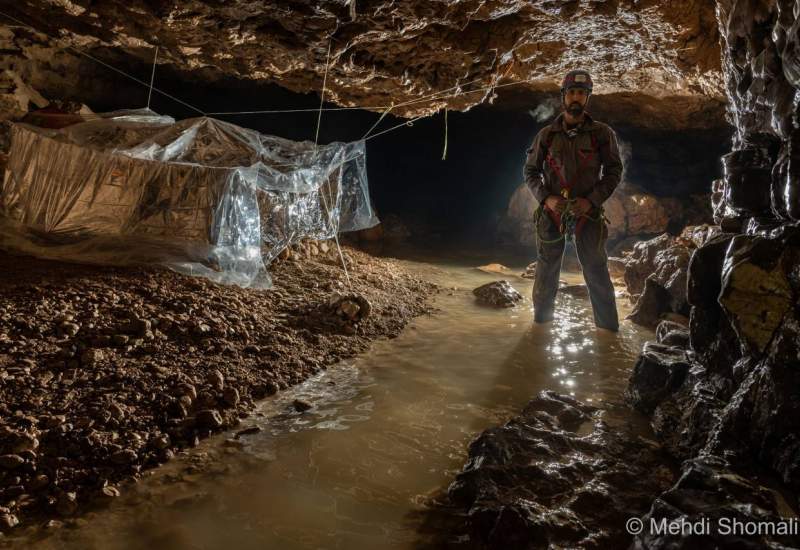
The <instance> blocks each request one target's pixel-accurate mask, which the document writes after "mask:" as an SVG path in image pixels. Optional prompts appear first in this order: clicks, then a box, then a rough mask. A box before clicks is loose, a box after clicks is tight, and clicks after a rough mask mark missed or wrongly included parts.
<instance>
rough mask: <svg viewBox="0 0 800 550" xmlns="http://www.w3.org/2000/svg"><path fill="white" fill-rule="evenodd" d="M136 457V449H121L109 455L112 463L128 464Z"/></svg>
mask: <svg viewBox="0 0 800 550" xmlns="http://www.w3.org/2000/svg"><path fill="white" fill-rule="evenodd" d="M137 458H138V455H137V454H136V451H134V450H133V449H122V450H120V451H117V452H115V453H114V454H112V455H111V462H113V463H114V464H119V465H122V464H130V463H132V462H135V461H136V459H137Z"/></svg>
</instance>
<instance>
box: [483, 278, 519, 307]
mask: <svg viewBox="0 0 800 550" xmlns="http://www.w3.org/2000/svg"><path fill="white" fill-rule="evenodd" d="M472 293H473V294H474V295H475V297H476V299H477V302H478V303H479V304H481V305H484V306H491V307H513V306H514V305H516V304H517V303H518V302H521V301H522V300H523V299H524V298H523V297H522V294H520V293H519V292H517V290H516V289H515V288H514V287H513V286H511V284H510V283H509V282H508V281H495V282H493V283H488V284H485V285H483V286H479V287H478V288H476V289H475V290H473V291H472Z"/></svg>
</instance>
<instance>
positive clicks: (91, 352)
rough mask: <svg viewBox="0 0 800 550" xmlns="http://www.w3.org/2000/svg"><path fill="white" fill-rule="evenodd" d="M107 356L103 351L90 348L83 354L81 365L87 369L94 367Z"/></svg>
mask: <svg viewBox="0 0 800 550" xmlns="http://www.w3.org/2000/svg"><path fill="white" fill-rule="evenodd" d="M105 357H106V354H105V352H104V351H103V350H101V349H96V348H89V349H87V350H86V351H84V352H83V353H82V354H81V363H82V364H83V365H85V366H87V367H93V366H95V365H96V364H98V363H99V362H101V361H103V360H104V359H105Z"/></svg>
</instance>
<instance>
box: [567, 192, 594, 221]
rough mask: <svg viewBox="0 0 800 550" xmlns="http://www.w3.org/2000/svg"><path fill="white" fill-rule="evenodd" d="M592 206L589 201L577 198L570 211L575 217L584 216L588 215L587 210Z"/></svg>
mask: <svg viewBox="0 0 800 550" xmlns="http://www.w3.org/2000/svg"><path fill="white" fill-rule="evenodd" d="M592 206H593V205H592V203H591V201H590V200H589V199H585V198H583V197H578V198H577V199H575V202H574V203H573V205H572V211H573V212H574V213H575V215H576V216H583V215H584V214H588V213H589V210H591V209H592Z"/></svg>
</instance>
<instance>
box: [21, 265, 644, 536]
mask: <svg viewBox="0 0 800 550" xmlns="http://www.w3.org/2000/svg"><path fill="white" fill-rule="evenodd" d="M409 265H410V266H411V267H412V268H413V269H415V270H417V271H419V272H420V273H421V275H423V276H425V277H428V278H430V279H433V280H435V281H436V282H438V283H440V284H441V285H442V286H444V287H445V288H447V289H450V290H446V291H444V292H442V293H441V294H440V295H439V296H438V298H437V300H436V306H437V307H438V308H439V310H440V311H439V312H438V313H436V314H434V315H431V316H426V317H423V318H420V319H417V320H416V321H415V322H414V323H413V325H412V326H410V327H409V328H408V329H407V330H406V331H404V333H403V334H402V335H401V336H400V337H399V338H396V339H394V340H387V341H381V342H377V343H375V344H374V345H373V347H372V349H371V351H370V352H369V353H368V354H366V355H364V356H362V357H360V358H358V359H356V360H353V361H349V362H346V363H343V364H339V365H337V366H335V367H332V368H330V369H329V370H328V371H327V372H326V373H324V374H322V375H321V376H319V377H317V378H315V379H313V380H310V381H308V382H307V383H306V384H304V385H302V386H300V387H297V388H295V389H293V390H289V391H287V392H284V393H282V394H279V395H277V396H275V398H272V399H268V400H266V401H265V402H263V404H262V406H261V409H260V410H259V412H258V415H257V416H255V417H254V418H251V419H248V420H246V421H245V422H244V423H243V425H242V426H241V427H240V428H239V429H240V430H241V429H242V428H245V427H249V426H258V427H260V428H261V431H260V432H259V433H256V434H253V435H246V436H241V437H239V438H238V439H235V440H234V439H233V435H234V433H233V432H231V433H229V434H226V435H225V436H221V437H218V438H213V439H210V440H208V441H205V442H204V443H203V444H202V445H200V446H199V447H198V448H196V449H193V450H192V451H191V452H189V453H187V454H185V455H182V456H180V457H179V458H178V459H177V460H175V461H173V462H172V463H170V464H168V465H166V466H165V467H163V468H161V469H159V470H157V471H155V472H153V473H151V474H150V475H148V476H146V477H145V478H144V479H143V480H142V481H141V482H140V483H139V484H138V485H135V486H132V487H125V488H124V494H123V496H122V497H121V498H119V499H118V501H117V502H115V503H114V504H113V505H112V506H111V508H110V509H107V510H105V511H100V512H96V513H92V514H90V515H89V516H87V517H85V518H82V519H80V520H78V521H77V522H74V523H73V524H72V525H68V526H65V527H61V528H54V529H52V530H51V533H50V534H48V535H47V536H45V537H42V538H39V536H37V538H36V539H35V540H34V541H32V543H33V544H35V546H36V547H37V548H81V549H91V548H109V549H148V550H160V549H167V548H169V549H184V548H185V549H190V548H192V549H194V548H209V549H218V548H219V549H226V550H227V549H230V550H233V549H265V548H270V549H272V548H274V549H295V548H297V549H300V548H302V549H318V548H342V549H356V548H359V549H360V548H365V549H380V548H413V547H415V545H416V544H417V543H418V542H419V541H420V536H419V535H418V534H417V527H418V521H419V520H418V518H419V517H420V513H419V512H420V511H423V510H424V509H425V506H426V502H428V501H429V499H430V497H431V495H433V494H435V493H436V492H437V491H441V490H442V489H443V488H446V487H447V484H448V483H449V482H450V481H451V480H452V478H453V477H454V475H455V473H456V472H457V471H458V470H459V469H460V468H461V466H462V464H463V462H464V459H465V456H466V448H467V445H468V443H469V441H470V440H471V439H472V438H473V437H474V436H475V435H476V434H477V433H478V432H480V431H481V430H483V429H485V428H487V427H488V426H490V425H493V424H497V423H499V422H502V421H503V420H504V419H506V418H508V417H509V416H511V415H512V414H514V413H516V412H518V411H519V409H520V408H521V407H522V406H523V405H524V404H525V403H526V402H527V401H528V400H529V399H530V397H531V396H532V395H534V394H535V393H537V392H538V391H540V390H542V389H552V390H556V391H558V392H562V393H567V394H570V395H574V396H575V397H577V398H579V399H582V400H584V401H588V402H592V403H593V404H596V405H597V404H599V405H601V406H604V407H606V408H608V409H609V418H610V419H611V420H612V421H618V422H630V421H631V420H630V419H631V417H630V413H629V412H627V410H625V409H624V408H623V407H622V406H621V404H620V401H621V390H622V388H623V387H624V384H625V381H626V380H627V376H628V372H629V370H630V368H631V366H632V364H633V361H634V359H635V357H636V355H637V352H638V350H639V349H640V348H641V344H642V343H643V341H644V340H645V339H646V338H648V337H651V336H652V335H651V334H649V333H646V332H643V331H641V330H640V329H638V328H635V327H633V326H632V325H631V324H630V323H628V322H624V323H623V324H622V327H621V331H620V333H619V334H618V335H608V334H597V333H596V331H595V329H594V326H593V323H592V320H591V310H590V307H589V301H588V299H587V298H582V297H572V296H567V295H561V296H560V297H559V299H558V314H557V318H556V320H555V321H554V322H553V323H552V324H551V325H549V326H544V327H535V326H532V323H531V318H532V315H531V311H530V300H529V299H526V302H525V304H524V305H523V306H521V307H519V308H515V309H509V310H493V309H485V308H481V307H478V306H476V305H475V303H474V299H473V297H472V294H471V289H473V288H475V287H476V286H478V285H480V284H483V283H486V282H490V281H493V280H497V279H500V278H506V279H508V280H509V281H510V282H512V284H513V285H514V286H515V287H516V288H517V289H518V290H520V292H522V293H523V294H524V295H525V296H526V297H528V296H530V291H531V283H530V282H529V281H526V280H523V279H519V278H515V277H500V276H497V275H490V274H486V273H482V272H480V271H478V270H476V269H473V268H471V267H466V266H459V265H447V266H446V265H439V266H435V265H431V264H421V263H409ZM563 278H565V279H567V280H568V282H572V283H574V282H580V275H572V274H567V275H565V276H564V277H563ZM453 288H455V290H452V289H453ZM619 302H620V313H621V314H622V315H624V314H625V313H626V311H625V308H624V306H625V303H623V300H620V301H619ZM295 399H302V400H304V401H307V402H308V403H310V404H312V405H313V408H312V409H311V410H309V411H308V412H306V413H303V414H300V413H297V412H295V411H294V409H293V408H292V405H291V404H292V402H293V400H295ZM226 439H227V441H226ZM29 541H30V539H29ZM26 544H27V543H26ZM20 545H23V544H22V543H20Z"/></svg>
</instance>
